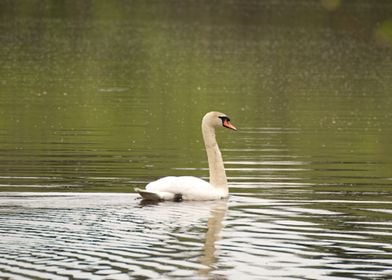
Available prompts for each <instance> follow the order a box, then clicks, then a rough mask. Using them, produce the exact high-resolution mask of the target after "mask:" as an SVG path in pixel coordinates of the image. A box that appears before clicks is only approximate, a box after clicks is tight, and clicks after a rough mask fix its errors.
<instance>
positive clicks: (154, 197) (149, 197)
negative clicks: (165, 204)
mask: <svg viewBox="0 0 392 280" xmlns="http://www.w3.org/2000/svg"><path fill="white" fill-rule="evenodd" d="M135 191H137V192H138V193H139V194H140V196H141V197H142V199H143V200H146V201H157V202H158V201H163V200H164V199H163V198H162V197H160V196H159V194H157V193H155V192H149V191H146V190H142V189H139V188H135Z"/></svg>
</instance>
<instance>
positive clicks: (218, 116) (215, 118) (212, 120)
mask: <svg viewBox="0 0 392 280" xmlns="http://www.w3.org/2000/svg"><path fill="white" fill-rule="evenodd" d="M202 123H203V125H208V126H211V127H214V128H218V127H226V128H229V129H232V130H237V128H236V127H235V126H234V125H232V124H231V122H230V118H229V117H228V116H227V115H226V114H223V113H220V112H209V113H207V114H205V116H204V117H203V122H202Z"/></svg>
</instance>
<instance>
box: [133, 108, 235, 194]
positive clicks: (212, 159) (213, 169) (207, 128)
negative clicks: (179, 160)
mask: <svg viewBox="0 0 392 280" xmlns="http://www.w3.org/2000/svg"><path fill="white" fill-rule="evenodd" d="M218 127H226V128H229V129H233V130H237V129H236V128H235V127H234V126H233V125H232V124H231V123H230V118H229V117H228V116H227V115H226V114H223V113H219V112H209V113H207V114H206V115H205V116H204V117H203V120H202V123H201V129H202V134H203V140H204V145H205V147H206V151H207V157H208V167H209V170H210V182H209V183H208V182H206V181H204V180H202V179H199V178H196V177H192V176H180V177H173V176H169V177H164V178H161V179H158V180H157V181H154V182H151V183H149V184H148V185H147V186H146V189H145V190H142V189H139V188H135V191H137V192H138V193H139V194H140V195H141V196H142V198H143V199H144V200H154V201H164V200H171V201H182V200H215V199H222V198H225V197H227V196H228V195H229V188H228V186H227V178H226V172H225V167H224V165H223V159H222V154H221V152H220V150H219V147H218V144H217V142H216V137H215V129H216V128H218Z"/></svg>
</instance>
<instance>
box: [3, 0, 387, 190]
mask: <svg viewBox="0 0 392 280" xmlns="http://www.w3.org/2000/svg"><path fill="white" fill-rule="evenodd" d="M0 8H1V9H0V10H1V14H0V15H1V23H0V26H1V34H2V35H1V42H2V43H1V47H0V48H1V60H2V63H1V66H0V75H1V97H0V98H1V103H0V109H1V110H0V134H1V139H2V140H1V143H0V144H1V155H0V157H1V173H0V175H1V176H2V177H4V178H3V179H1V181H2V183H1V184H2V185H4V188H2V189H4V190H9V189H11V190H16V189H21V190H25V189H31V184H32V183H31V180H30V179H23V178H22V179H21V178H19V177H27V178H30V177H37V178H36V179H34V181H35V183H36V185H38V186H39V185H45V184H48V185H49V186H50V187H53V186H56V183H58V186H59V187H58V188H55V189H56V190H58V189H60V190H63V189H71V190H78V191H79V190H81V191H86V190H92V191H96V190H99V191H101V190H108V191H129V190H130V189H129V185H133V186H134V185H138V184H141V185H143V184H144V183H145V182H147V181H149V180H151V179H153V178H156V177H159V176H162V175H168V174H174V175H180V174H183V173H184V172H187V173H191V174H190V175H195V176H206V171H205V170H201V168H205V166H206V161H205V155H204V151H203V146H202V144H201V143H200V130H199V126H200V119H201V116H202V115H203V114H204V113H205V112H206V111H209V110H220V111H223V112H225V113H228V114H230V115H231V117H232V119H233V121H234V123H235V124H236V125H237V126H238V127H239V128H240V131H239V133H237V134H235V135H234V134H228V133H221V134H220V135H219V136H220V140H221V142H222V144H221V147H222V148H226V149H227V150H228V151H226V152H225V151H224V158H225V160H231V161H236V162H239V161H241V160H247V161H260V160H262V159H264V158H265V157H271V158H272V160H277V159H278V158H274V156H277V154H275V153H269V152H265V151H263V150H262V149H263V148H268V147H275V148H276V149H280V152H279V155H282V154H283V155H287V156H294V157H300V158H301V160H304V161H306V164H305V166H307V168H306V171H298V172H296V173H295V175H297V176H300V178H305V179H303V180H304V181H306V183H312V184H317V183H319V182H323V181H326V182H328V183H331V184H334V186H336V187H338V188H339V187H341V184H342V185H345V184H346V183H348V184H351V183H353V184H354V186H357V183H358V182H357V179H355V178H360V179H359V181H361V182H363V178H362V177H361V175H363V172H364V170H363V168H365V173H366V174H367V177H368V178H370V179H368V181H372V180H373V182H375V181H376V182H378V181H377V180H379V179H380V180H381V179H382V181H380V186H381V188H382V189H385V188H386V187H383V185H384V184H386V183H385V182H389V181H385V180H390V178H391V162H390V156H391V155H392V149H391V144H390V139H391V134H392V133H391V128H390V121H391V119H392V116H391V114H392V113H391V110H390V108H391V105H392V104H391V103H392V98H391V92H390V89H391V88H392V84H391V81H392V79H391V75H390V74H391V65H392V63H391V62H392V55H391V54H392V48H391V46H390V44H389V43H388V42H389V41H390V28H389V27H390V26H389V25H390V24H389V22H390V20H391V18H390V15H391V10H392V8H391V4H390V2H389V1H377V3H375V2H374V1H361V4H356V3H355V2H346V1H320V2H318V1H314V2H306V1H299V2H298V1H296V2H294V1H293V2H288V1H264V2H262V3H259V2H242V1H232V2H230V3H227V2H225V1H222V2H220V1H217V2H213V3H210V2H209V1H195V2H193V1H186V2H183V1H170V2H165V1H155V2H148V3H147V2H145V1H130V2H128V1H127V2H122V1H118V2H113V1H111V2H107V1H100V2H93V3H90V2H84V1H83V2H75V3H70V2H57V1H54V2H52V1H21V2H14V1H10V2H7V1H5V2H2V3H1V4H0ZM380 38H381V39H380ZM260 128H283V129H293V130H294V131H295V133H288V132H287V133H278V134H275V135H274V137H272V138H269V137H267V136H266V135H264V134H257V133H253V134H246V133H241V129H242V130H243V131H244V129H245V131H257V129H260ZM249 147H251V148H254V151H253V152H252V153H246V152H245V150H246V149H248V148H249ZM230 149H232V150H233V149H234V150H236V151H237V152H233V151H232V152H230ZM350 163H354V164H360V163H363V165H361V167H360V168H353V169H350V170H349V171H347V172H348V173H349V174H348V175H347V174H346V175H347V176H345V173H344V172H346V171H344V170H343V171H342V166H345V168H346V167H347V168H349V167H348V165H349V164H350ZM320 164H321V165H323V164H324V165H325V164H327V165H328V168H327V169H333V170H337V171H336V172H335V173H336V174H335V173H333V172H332V173H331V172H330V173H328V172H327V173H325V170H326V169H325V168H321V171H320V170H319V166H318V165H320ZM233 165H234V166H233ZM233 165H232V166H231V167H236V166H235V164H233ZM173 168H175V169H173ZM183 168H190V169H191V170H189V171H184V170H182V169H183ZM343 169H344V168H343ZM262 172H266V171H263V170H262V169H260V170H256V171H254V172H253V173H252V174H251V175H255V176H256V175H257V176H258V175H259V174H260V173H262ZM287 172H288V171H285V170H282V171H279V172H278V174H280V173H283V174H284V173H287ZM242 173H243V170H240V171H238V172H232V177H234V178H233V179H234V181H236V180H237V182H238V181H239V182H240V181H241V179H236V177H240V176H241V174H242ZM266 173H267V175H268V172H266ZM272 173H273V175H276V172H275V173H274V172H272ZM309 177H310V178H312V179H311V180H309V179H308V178H309ZM347 177H349V178H353V177H354V179H353V180H352V179H347ZM46 178H49V179H46ZM109 178H112V179H109ZM371 178H374V179H371ZM388 178H389V179H388ZM25 181H26V182H25ZM24 182H25V183H26V184H24ZM389 186H390V183H389V185H388V184H387V187H389ZM33 189H34V190H36V189H39V188H36V187H34V188H33ZM248 191H250V192H252V191H253V190H248Z"/></svg>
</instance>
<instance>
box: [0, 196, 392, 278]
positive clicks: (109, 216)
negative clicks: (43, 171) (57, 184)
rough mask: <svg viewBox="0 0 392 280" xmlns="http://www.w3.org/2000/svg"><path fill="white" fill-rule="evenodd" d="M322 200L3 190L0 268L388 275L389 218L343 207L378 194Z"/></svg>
mask: <svg viewBox="0 0 392 280" xmlns="http://www.w3.org/2000/svg"><path fill="white" fill-rule="evenodd" d="M384 202H385V203H384V204H383V206H384V207H383V209H385V208H387V207H386V206H387V205H388V201H384ZM320 203H321V202H320V201H319V202H317V203H314V204H313V203H312V202H311V201H307V200H283V199H281V200H278V199H260V198H257V197H246V196H236V195H233V196H232V197H231V198H230V200H229V201H228V202H226V201H219V202H203V203H201V202H189V203H188V202H186V203H162V204H159V205H145V206H142V205H140V204H139V201H137V200H135V196H134V195H126V194H83V195H82V194H38V195H37V194H26V193H25V194H15V193H14V194H9V195H7V194H2V195H1V197H0V212H1V215H0V222H1V224H2V227H1V228H0V234H1V237H2V238H1V240H0V243H1V244H0V245H1V246H0V256H1V257H0V277H3V278H5V277H10V278H12V279H18V278H20V279H24V278H46V279H69V278H75V279H105V278H108V277H109V278H110V279H129V278H165V277H167V278H179V279H184V278H192V279H193V278H196V277H200V278H205V277H216V278H220V277H223V278H230V279H239V278H244V277H247V278H257V279H270V278H272V277H277V278H279V279H284V278H292V277H294V278H304V277H308V278H311V279H338V278H339V277H342V278H353V279H355V278H358V277H362V278H372V277H373V278H374V277H387V276H388V275H390V274H391V270H390V267H391V255H392V248H391V247H392V246H391V243H390V236H391V223H390V221H388V220H386V219H385V220H379V221H377V222H374V221H368V220H366V219H363V220H358V217H357V216H354V215H353V214H352V213H349V211H344V210H345V208H344V207H343V204H344V205H350V206H352V204H355V206H358V207H357V208H358V209H361V211H373V210H374V207H370V206H372V205H374V204H372V203H368V202H366V201H364V202H360V201H351V202H350V201H349V202H348V203H345V201H343V200H341V201H333V200H331V201H328V203H329V204H335V206H339V207H336V209H339V211H334V210H332V209H331V208H328V207H327V208H325V209H319V208H320ZM321 204H322V203H321ZM390 204H391V203H389V205H390ZM347 209H352V208H351V207H350V208H347ZM383 215H388V213H383ZM378 229H382V230H381V231H378Z"/></svg>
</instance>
